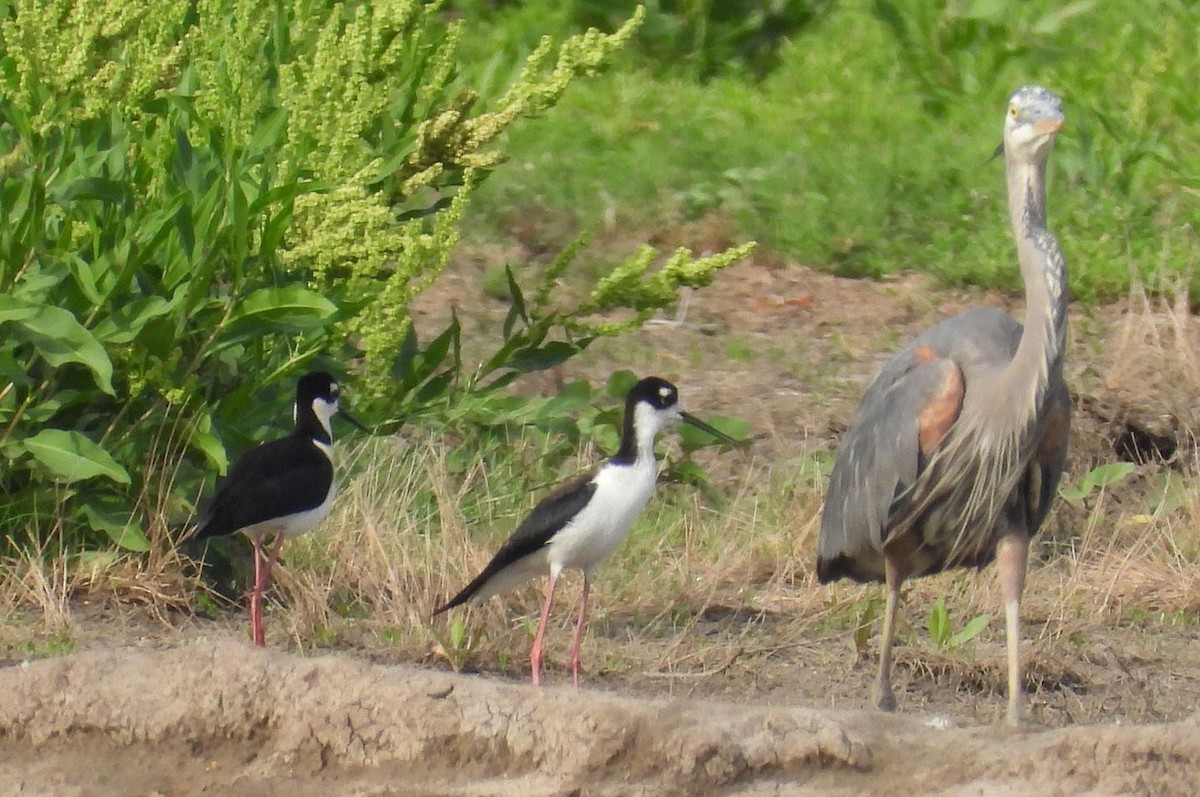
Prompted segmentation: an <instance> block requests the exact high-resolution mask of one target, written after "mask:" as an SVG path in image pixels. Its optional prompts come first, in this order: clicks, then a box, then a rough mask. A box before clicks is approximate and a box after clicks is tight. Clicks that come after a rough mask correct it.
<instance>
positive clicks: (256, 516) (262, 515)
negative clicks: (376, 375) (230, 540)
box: [194, 437, 333, 539]
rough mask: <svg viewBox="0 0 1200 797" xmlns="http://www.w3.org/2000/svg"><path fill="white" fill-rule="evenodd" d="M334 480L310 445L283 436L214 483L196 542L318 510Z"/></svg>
mask: <svg viewBox="0 0 1200 797" xmlns="http://www.w3.org/2000/svg"><path fill="white" fill-rule="evenodd" d="M332 480H333V463H332V462H330V461H329V457H327V456H325V454H324V453H322V452H321V451H320V449H318V448H317V447H316V446H315V445H313V443H312V442H311V441H309V440H306V439H304V438H301V437H285V438H282V439H279V440H272V441H271V442H269V443H263V444H262V445H259V446H256V447H254V448H252V449H250V450H249V451H247V452H246V453H245V454H243V455H242V456H241V457H239V458H238V459H237V461H236V462H234V464H233V467H232V468H230V469H229V473H228V475H226V477H225V478H224V479H222V480H221V481H220V482H219V483H218V484H217V489H216V492H215V493H213V496H212V498H210V499H209V500H208V502H207V503H206V504H205V505H204V507H203V508H202V510H201V515H200V521H199V522H198V523H197V528H196V533H195V535H194V538H195V539H205V538H208V537H224V536H227V535H230V534H235V533H236V532H238V531H240V530H241V529H244V528H246V527H247V526H252V525H254V524H255V523H261V522H262V521H264V520H271V519H273V518H277V517H283V516H285V515H288V514H292V513H295V512H303V511H305V510H308V509H313V508H315V507H318V506H320V505H321V503H322V502H323V501H324V500H325V498H326V496H327V495H328V494H329V485H330V483H331V482H332ZM301 499H303V500H301Z"/></svg>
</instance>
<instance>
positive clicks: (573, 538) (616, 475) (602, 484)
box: [434, 377, 737, 686]
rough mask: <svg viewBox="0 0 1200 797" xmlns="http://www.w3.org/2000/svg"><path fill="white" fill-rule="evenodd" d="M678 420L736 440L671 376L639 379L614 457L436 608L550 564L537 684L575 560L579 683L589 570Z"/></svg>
mask: <svg viewBox="0 0 1200 797" xmlns="http://www.w3.org/2000/svg"><path fill="white" fill-rule="evenodd" d="M677 421H684V422H685V423H689V424H691V425H693V426H696V427H699V428H700V429H703V430H704V431H706V432H708V433H709V434H711V435H713V436H714V437H717V438H719V439H721V440H724V441H726V442H729V443H736V442H737V441H736V440H734V439H733V438H732V437H729V436H728V435H726V434H724V433H722V432H719V431H717V430H716V429H714V428H712V427H711V426H709V425H708V424H706V423H703V422H702V421H700V420H699V419H698V418H696V417H695V416H692V415H689V414H688V413H686V412H684V411H683V409H682V408H681V407H680V406H679V391H678V390H677V389H676V388H675V386H674V385H672V384H671V383H670V382H667V381H666V380H663V379H659V378H658V377H648V378H646V379H643V380H641V381H640V382H638V383H637V384H636V385H634V386H633V389H632V390H630V391H629V396H628V397H627V398H626V399H625V422H624V428H623V430H622V433H621V447H620V449H619V450H618V451H617V454H616V456H614V457H613V458H612V459H610V460H608V461H607V462H605V463H603V464H602V465H600V466H599V467H597V468H595V469H593V470H592V471H590V472H588V473H585V474H584V475H583V476H580V477H579V478H577V479H574V480H573V481H570V482H568V483H566V484H564V485H562V486H561V487H559V488H558V489H556V490H554V491H553V492H551V493H550V494H549V495H547V496H546V497H545V498H543V499H542V500H541V502H539V503H538V505H537V506H535V507H534V508H533V511H532V512H530V513H529V516H528V517H526V518H525V520H524V521H522V522H521V525H519V526H518V527H517V530H516V531H515V532H513V535H512V536H511V537H510V538H509V539H508V541H507V542H506V543H504V545H503V546H502V547H501V548H500V550H499V551H497V552H496V555H495V556H493V557H492V560H491V561H490V562H489V563H488V565H487V567H485V568H484V569H483V572H482V573H480V574H479V575H478V576H477V577H476V578H475V580H473V581H472V582H471V583H470V584H468V585H467V586H466V587H465V588H464V589H463V590H462V592H460V593H458V594H457V595H455V596H454V597H453V598H451V599H450V600H449V601H448V602H447V603H446V604H445V605H443V606H441V607H440V608H438V609H437V610H436V611H435V612H434V614H435V615H436V614H440V613H441V612H444V611H446V610H447V609H453V608H454V607H455V606H459V605H461V604H463V603H466V602H467V601H471V602H472V603H475V604H479V603H482V602H483V601H484V600H486V599H487V598H489V597H491V596H492V595H496V594H498V593H500V592H503V591H504V590H507V589H510V588H512V587H515V586H516V585H518V584H520V583H522V582H524V581H527V580H529V579H531V578H534V577H535V576H538V575H541V574H542V573H544V572H546V571H547V570H549V572H550V582H549V584H548V585H547V586H546V602H545V604H544V605H543V606H542V616H541V620H540V621H539V622H538V628H537V635H536V636H535V637H534V639H533V649H532V650H531V651H530V656H529V657H530V669H531V671H532V677H533V684H534V686H537V685H538V684H539V683H540V681H541V666H542V641H543V638H544V637H545V633H546V621H547V619H549V617H550V604H551V603H552V602H553V600H554V586H555V584H556V583H557V581H558V577H559V575H560V574H561V573H562V571H563V570H565V569H567V568H569V567H577V568H579V569H580V570H582V571H583V593H582V595H581V597H580V600H579V617H578V619H577V620H576V622H575V636H574V641H573V643H572V647H571V678H572V681H573V682H574V683H575V685H576V686H578V685H579V645H580V641H581V639H582V635H583V624H584V620H585V619H586V615H587V602H588V589H589V587H590V584H591V578H592V574H593V573H594V572H595V570H596V567H597V566H598V565H599V564H600V563H601V562H603V561H604V560H605V559H606V558H607V557H608V556H609V554H611V553H612V552H613V551H614V550H615V549H616V547H617V546H618V545H619V544H620V543H621V540H623V539H625V535H626V534H627V533H628V532H629V527H630V526H632V525H633V521H634V519H636V518H637V516H638V514H640V513H641V511H642V509H643V508H644V507H645V506H646V503H647V502H648V501H649V500H650V496H651V495H652V494H653V493H654V485H655V482H656V481H657V480H658V463H657V462H656V461H655V459H654V439H655V437H656V436H657V435H658V432H659V430H661V429H662V428H663V427H665V426H667V425H669V424H673V423H676V422H677Z"/></svg>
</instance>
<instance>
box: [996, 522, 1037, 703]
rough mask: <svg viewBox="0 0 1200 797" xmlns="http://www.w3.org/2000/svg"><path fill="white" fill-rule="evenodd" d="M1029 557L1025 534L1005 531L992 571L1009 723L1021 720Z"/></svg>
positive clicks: (1027, 538) (997, 545)
mask: <svg viewBox="0 0 1200 797" xmlns="http://www.w3.org/2000/svg"><path fill="white" fill-rule="evenodd" d="M1028 559H1029V537H1028V536H1027V535H1026V534H1024V533H1021V532H1014V533H1010V534H1006V535H1004V536H1003V537H1001V538H1000V541H999V542H998V543H997V544H996V573H997V575H999V577H1000V593H1001V594H1002V595H1003V596H1004V629H1005V642H1006V644H1007V647H1008V717H1007V721H1008V724H1009V725H1020V724H1021V723H1022V722H1023V721H1024V719H1025V701H1024V698H1023V696H1022V694H1021V684H1022V678H1021V593H1022V592H1023V591H1024V590H1025V566H1026V563H1027V562H1028Z"/></svg>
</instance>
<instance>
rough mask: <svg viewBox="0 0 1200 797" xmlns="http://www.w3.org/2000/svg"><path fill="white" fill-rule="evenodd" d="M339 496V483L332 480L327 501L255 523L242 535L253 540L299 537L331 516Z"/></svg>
mask: <svg viewBox="0 0 1200 797" xmlns="http://www.w3.org/2000/svg"><path fill="white" fill-rule="evenodd" d="M336 494H337V481H336V480H332V479H331V480H330V482H329V492H328V493H326V495H325V500H324V501H322V502H321V503H320V504H318V505H317V506H314V507H313V508H312V509H305V510H304V511H302V512H295V513H293V514H291V515H284V516H283V517H278V518H273V519H271V520H264V521H262V522H260V523H255V524H254V525H252V526H246V527H245V528H243V529H242V533H244V534H245V535H246V536H248V537H251V538H258V539H260V540H261V539H265V538H266V537H269V536H271V535H272V534H282V535H283V536H284V537H299V536H300V535H301V534H304V533H305V532H307V531H310V530H311V529H312V528H313V527H315V526H316V525H317V524H318V523H320V522H321V521H322V520H324V519H325V518H326V517H327V516H328V515H329V510H330V509H332V508H333V499H334V496H335V495H336Z"/></svg>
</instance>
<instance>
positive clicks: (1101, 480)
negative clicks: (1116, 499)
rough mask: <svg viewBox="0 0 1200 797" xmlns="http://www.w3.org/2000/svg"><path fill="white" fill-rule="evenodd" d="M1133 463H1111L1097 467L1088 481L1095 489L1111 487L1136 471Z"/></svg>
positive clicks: (1088, 476)
mask: <svg viewBox="0 0 1200 797" xmlns="http://www.w3.org/2000/svg"><path fill="white" fill-rule="evenodd" d="M1134 467H1135V466H1134V464H1133V463H1132V462H1109V463H1106V464H1104V465H1097V466H1096V467H1094V468H1092V472H1091V473H1089V474H1088V475H1087V481H1088V483H1090V484H1091V485H1092V486H1094V487H1111V486H1112V485H1114V484H1116V483H1117V482H1119V481H1121V480H1122V479H1124V478H1125V477H1127V476H1128V475H1129V474H1131V473H1133V471H1134Z"/></svg>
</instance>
